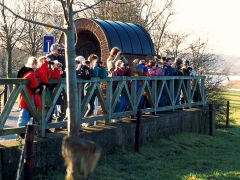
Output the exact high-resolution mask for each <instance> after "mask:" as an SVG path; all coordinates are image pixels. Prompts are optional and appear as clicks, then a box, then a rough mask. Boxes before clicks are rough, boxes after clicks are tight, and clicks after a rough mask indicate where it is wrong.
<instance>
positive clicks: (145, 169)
mask: <svg viewBox="0 0 240 180" xmlns="http://www.w3.org/2000/svg"><path fill="white" fill-rule="evenodd" d="M224 95H225V96H226V98H228V99H229V100H230V107H231V108H230V111H231V114H230V119H232V120H234V124H230V125H231V127H230V128H222V129H217V130H216V133H215V135H214V136H209V135H202V134H194V133H182V134H178V135H175V136H170V137H169V138H167V139H159V140H156V141H153V142H151V143H148V144H147V145H143V146H141V149H140V153H135V152H134V151H133V149H128V150H122V149H117V150H116V152H115V154H113V155H105V156H102V157H101V159H100V161H99V163H98V165H97V167H96V168H95V170H94V173H93V179H94V180H165V179H166V180H178V179H179V180H216V179H217V180H225V179H228V180H237V179H240V118H239V117H240V97H239V95H240V93H239V92H232V91H228V92H225V93H224ZM54 174H55V176H54V178H53V176H52V175H49V176H48V177H46V176H43V175H42V176H38V177H35V178H34V179H45V180H46V179H64V177H65V174H63V173H58V176H56V172H55V173H54Z"/></svg>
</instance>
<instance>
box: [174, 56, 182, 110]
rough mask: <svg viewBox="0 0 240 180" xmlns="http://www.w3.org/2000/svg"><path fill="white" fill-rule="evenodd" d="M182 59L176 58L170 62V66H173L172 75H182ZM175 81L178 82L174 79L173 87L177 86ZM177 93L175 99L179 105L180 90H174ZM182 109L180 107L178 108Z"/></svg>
mask: <svg viewBox="0 0 240 180" xmlns="http://www.w3.org/2000/svg"><path fill="white" fill-rule="evenodd" d="M182 63H183V61H182V59H180V58H176V59H175V61H174V63H173V64H172V67H173V68H174V73H173V75H174V76H183V68H182ZM177 83H178V80H175V81H174V87H175V88H177ZM176 93H177V101H176V105H180V103H181V100H180V95H181V90H180V92H176ZM180 110H182V109H180Z"/></svg>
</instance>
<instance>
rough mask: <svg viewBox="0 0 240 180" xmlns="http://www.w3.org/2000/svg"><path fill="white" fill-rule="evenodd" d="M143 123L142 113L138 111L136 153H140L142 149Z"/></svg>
mask: <svg viewBox="0 0 240 180" xmlns="http://www.w3.org/2000/svg"><path fill="white" fill-rule="evenodd" d="M141 121H142V111H141V110H138V111H137V122H136V130H135V152H139V149H140V134H141Z"/></svg>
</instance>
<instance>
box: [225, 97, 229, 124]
mask: <svg viewBox="0 0 240 180" xmlns="http://www.w3.org/2000/svg"><path fill="white" fill-rule="evenodd" d="M226 118H227V119H226V127H228V126H229V101H227V113H226Z"/></svg>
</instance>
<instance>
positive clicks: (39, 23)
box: [0, 3, 66, 32]
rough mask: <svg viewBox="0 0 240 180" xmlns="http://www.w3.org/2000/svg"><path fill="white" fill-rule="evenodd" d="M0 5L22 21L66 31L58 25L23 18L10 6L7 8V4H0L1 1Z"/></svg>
mask: <svg viewBox="0 0 240 180" xmlns="http://www.w3.org/2000/svg"><path fill="white" fill-rule="evenodd" d="M0 6H2V7H4V8H6V9H7V10H8V11H9V12H11V13H12V14H13V15H14V16H15V17H17V18H19V19H22V20H24V21H27V22H31V23H33V24H38V25H41V26H47V27H51V28H54V29H58V30H60V31H63V32H65V31H66V29H64V28H60V27H58V26H52V25H49V24H45V23H41V22H36V21H32V20H30V19H27V18H24V17H22V16H20V15H18V14H16V13H15V12H13V11H12V10H11V9H10V8H8V7H7V6H5V5H4V4H2V3H0Z"/></svg>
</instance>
